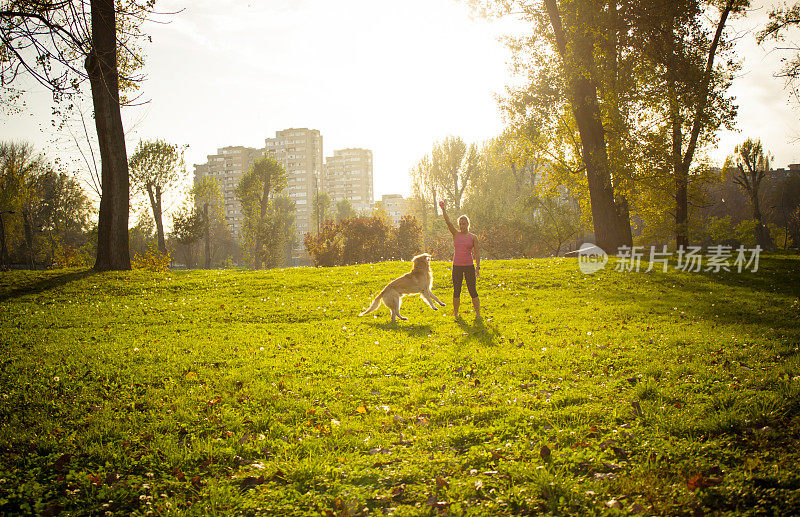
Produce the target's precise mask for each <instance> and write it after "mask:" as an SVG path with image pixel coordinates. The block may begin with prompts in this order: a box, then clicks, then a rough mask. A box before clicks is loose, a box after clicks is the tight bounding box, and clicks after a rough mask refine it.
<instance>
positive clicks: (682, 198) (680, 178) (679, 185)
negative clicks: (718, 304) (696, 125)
mask: <svg viewBox="0 0 800 517" xmlns="http://www.w3.org/2000/svg"><path fill="white" fill-rule="evenodd" d="M667 74H669V75H670V80H669V83H668V86H667V95H668V96H669V106H670V125H671V126H672V171H673V173H674V176H675V246H676V247H678V248H681V247H683V248H686V247H687V246H689V204H688V203H689V195H688V189H689V171H688V169H684V167H683V149H682V146H683V131H682V128H683V125H682V122H681V118H680V113H679V108H678V98H677V95H678V93H677V90H676V87H675V80H674V75H672V74H674V71H673V70H671V69H670V66H669V65H667Z"/></svg>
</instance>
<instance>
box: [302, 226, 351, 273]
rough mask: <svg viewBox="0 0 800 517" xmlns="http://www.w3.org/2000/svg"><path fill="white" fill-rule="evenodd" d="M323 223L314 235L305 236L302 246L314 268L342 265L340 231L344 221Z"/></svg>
mask: <svg viewBox="0 0 800 517" xmlns="http://www.w3.org/2000/svg"><path fill="white" fill-rule="evenodd" d="M349 219H350V218H347V219H343V220H342V221H340V222H334V221H330V220H328V221H325V224H324V225H322V229H321V230H320V231H319V232H318V233H317V234H316V235H314V234H312V233H311V232H309V233H307V234H306V235H305V238H304V240H303V244H304V246H305V248H306V252H308V255H309V256H310V257H311V260H312V261H313V262H314V266H315V267H333V266H338V265H340V264H341V263H342V229H343V226H344V224H345V221H347V220H349Z"/></svg>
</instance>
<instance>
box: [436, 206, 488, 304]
mask: <svg viewBox="0 0 800 517" xmlns="http://www.w3.org/2000/svg"><path fill="white" fill-rule="evenodd" d="M439 206H440V207H441V208H442V215H443V216H444V220H445V222H446V223H447V228H449V229H450V233H452V234H453V246H454V247H455V253H454V254H453V316H454V317H456V318H458V307H459V305H461V283H462V281H463V280H466V281H467V290H468V291H469V295H470V296H471V297H472V306H473V307H474V308H475V318H476V319H479V318H480V317H481V304H480V300H478V290H477V289H476V288H475V280H477V278H478V277H479V276H480V274H481V253H480V246H479V245H478V238H477V237H476V236H475V234H472V233H469V217H467V216H466V215H462V216H461V217H459V218H458V230H456V227H455V226H453V223H452V222H450V218H449V217H447V211H446V210H445V203H444V201H441V202H440V203H439ZM473 257H474V258H475V264H474V265H473V263H472V259H473Z"/></svg>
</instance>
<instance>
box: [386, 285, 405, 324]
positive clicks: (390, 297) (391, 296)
mask: <svg viewBox="0 0 800 517" xmlns="http://www.w3.org/2000/svg"><path fill="white" fill-rule="evenodd" d="M383 303H384V304H385V305H386V306H387V307H389V310H390V311H391V312H392V322H393V323H394V322H395V321H397V318H400V319H401V320H405V319H407V318H404V317H403V316H401V315H400V295H399V294H397V292H391V293H386V296H384V298H383Z"/></svg>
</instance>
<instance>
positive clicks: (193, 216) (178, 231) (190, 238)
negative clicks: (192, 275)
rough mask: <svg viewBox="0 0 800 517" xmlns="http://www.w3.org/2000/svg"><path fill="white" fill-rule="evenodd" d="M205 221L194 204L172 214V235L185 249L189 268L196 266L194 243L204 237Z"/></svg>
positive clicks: (185, 257) (184, 253)
mask: <svg viewBox="0 0 800 517" xmlns="http://www.w3.org/2000/svg"><path fill="white" fill-rule="evenodd" d="M204 222H205V221H204V220H203V216H202V214H200V213H199V212H198V211H197V209H196V207H195V206H194V205H185V206H183V207H181V208H179V209H178V210H177V212H175V214H173V216H172V236H173V237H174V238H175V241H176V242H177V243H178V244H179V245H180V247H181V249H182V250H183V255H184V260H185V261H186V267H188V268H191V267H193V266H194V253H193V250H192V245H193V244H194V243H195V242H197V241H198V240H200V239H201V238H202V236H203V230H204Z"/></svg>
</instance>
